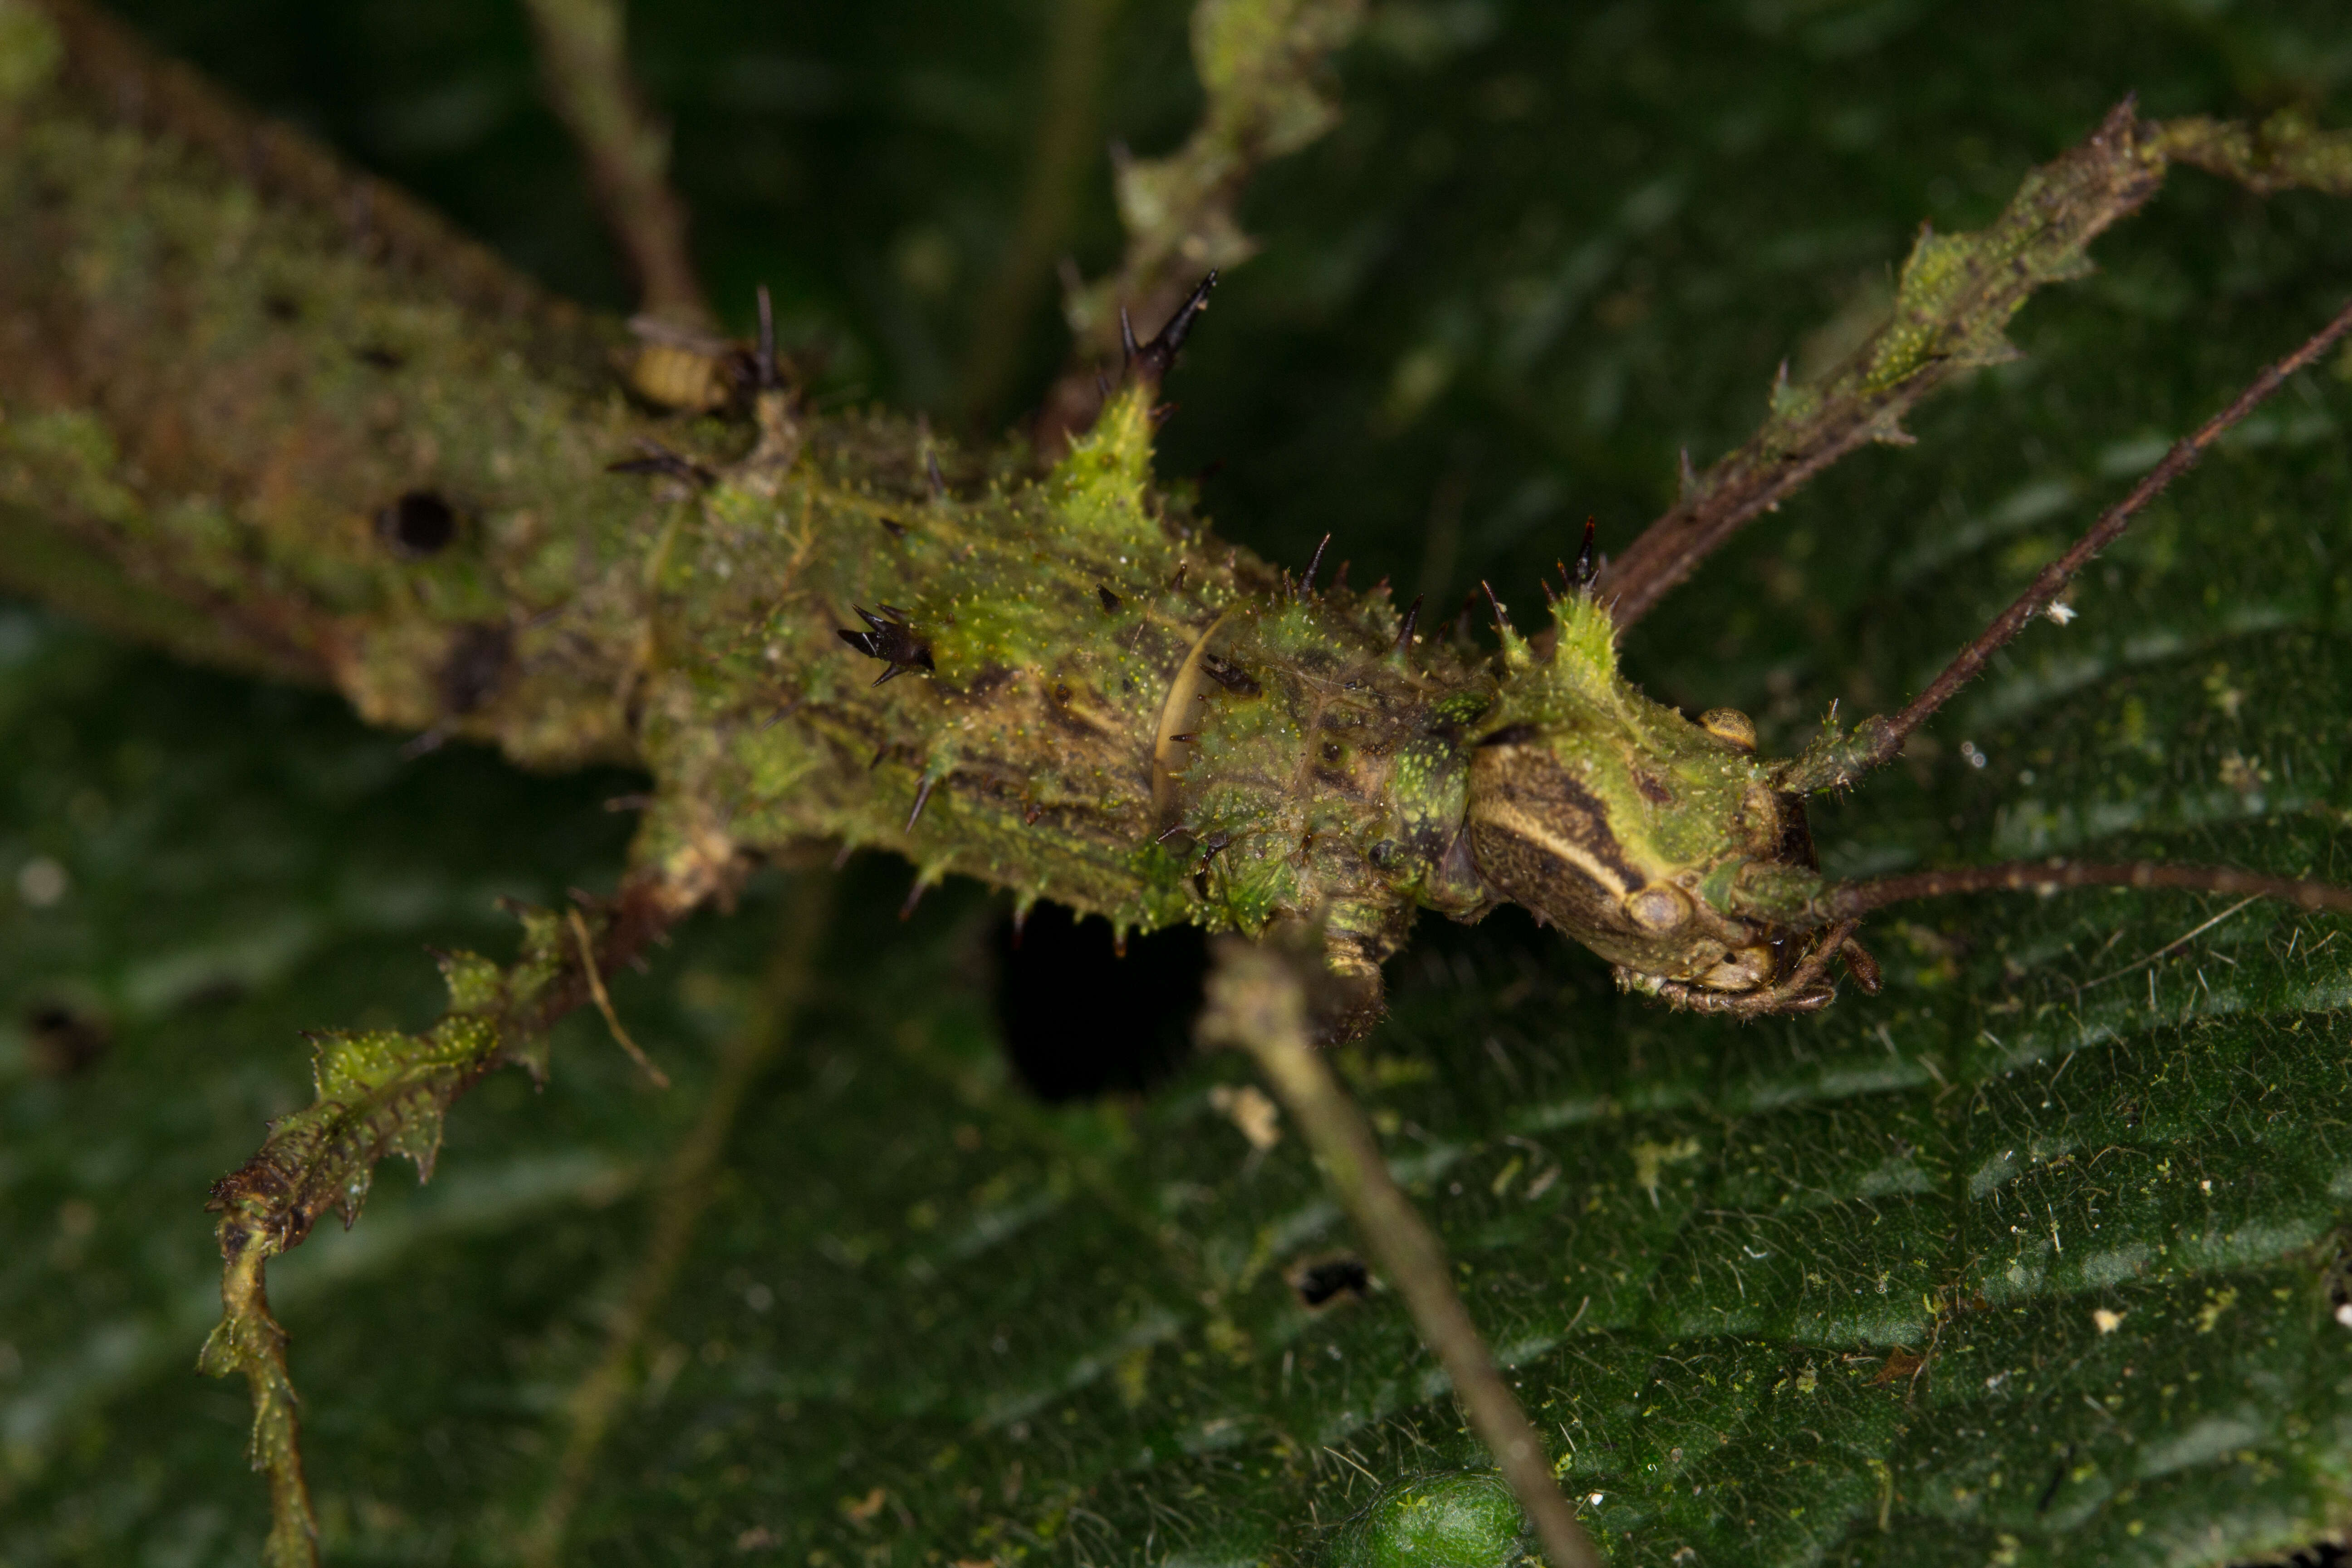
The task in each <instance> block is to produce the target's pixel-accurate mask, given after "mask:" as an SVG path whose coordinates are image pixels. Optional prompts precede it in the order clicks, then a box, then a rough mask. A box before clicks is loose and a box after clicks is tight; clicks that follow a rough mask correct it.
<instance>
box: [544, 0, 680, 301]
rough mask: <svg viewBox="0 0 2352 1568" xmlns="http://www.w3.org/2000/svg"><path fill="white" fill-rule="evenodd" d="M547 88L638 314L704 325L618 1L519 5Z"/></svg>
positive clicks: (665, 149)
mask: <svg viewBox="0 0 2352 1568" xmlns="http://www.w3.org/2000/svg"><path fill="white" fill-rule="evenodd" d="M523 5H524V9H526V10H527V11H529V12H530V20H531V27H532V30H533V32H534V33H536V34H537V36H538V38H539V53H540V63H541V68H542V70H543V72H544V74H545V76H546V79H547V90H548V94H549V96H550V97H551V98H552V99H553V100H554V101H555V111H556V113H557V114H558V115H559V116H561V117H562V121H563V123H564V125H565V126H566V127H568V128H569V129H570V130H571V132H572V138H573V140H575V141H577V142H579V143H580V151H581V153H582V154H583V156H585V157H586V159H587V160H588V174H589V182H590V184H592V185H593V186H594V187H595V192H596V201H597V205H599V206H600V207H601V208H603V210H604V221H605V223H606V224H608V225H609V226H611V227H612V230H613V235H614V238H616V239H618V240H619V241H620V243H621V248H622V250H623V251H624V252H625V253H626V255H627V257H628V259H629V268H630V270H631V271H633V272H634V273H635V275H636V279H637V286H638V287H639V289H642V290H643V291H644V303H645V311H646V314H647V315H649V316H653V317H656V318H657V319H659V320H662V321H668V322H669V323H671V324H672V325H674V326H681V327H706V326H708V325H709V324H710V321H711V320H712V317H711V314H710V306H709V302H708V301H706V300H704V299H703V297H702V285H701V284H700V283H699V282H698V281H697V280H696V278H695V272H694V261H693V258H692V257H691V256H690V255H689V254H688V250H687V246H686V204H685V203H683V202H681V201H679V200H678V198H677V193H676V192H675V191H673V190H671V189H670V184H669V128H668V127H667V126H666V125H664V124H662V123H661V122H660V121H658V120H656V118H655V117H654V115H653V113H652V112H651V111H650V110H648V109H647V108H646V101H645V96H644V94H642V93H640V92H639V91H638V90H637V86H636V83H635V80H633V79H631V77H630V75H629V61H628V53H627V49H626V29H625V22H624V20H623V17H622V15H621V5H620V0H523Z"/></svg>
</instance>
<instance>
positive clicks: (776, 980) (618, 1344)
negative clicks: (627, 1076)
mask: <svg viewBox="0 0 2352 1568" xmlns="http://www.w3.org/2000/svg"><path fill="white" fill-rule="evenodd" d="M833 892H834V878H833V877H832V876H831V875H830V874H829V873H826V872H823V871H818V872H814V873H810V874H809V875H808V876H807V877H806V878H804V879H803V882H802V884H801V886H800V887H799V888H797V889H795V890H794V894H793V901H792V904H791V906H790V908H789V909H788V910H787V911H786V913H785V917H784V920H785V931H784V934H783V939H782V942H781V943H780V945H779V947H778V949H777V952H776V956H775V959H774V960H773V962H772V963H771V965H770V967H769V970H768V973H767V976H766V978H765V980H764V981H763V982H762V984H761V988H760V994H759V999H758V1001H757V1003H756V1004H755V1005H754V1007H753V1009H752V1013H751V1016H750V1017H748V1018H746V1019H745V1020H744V1021H743V1023H742V1026H740V1028H738V1029H737V1030H736V1031H735V1032H734V1033H733V1035H732V1036H731V1037H730V1038H729V1040H728V1042H727V1044H726V1045H725V1046H724V1047H722V1048H721V1052H720V1056H719V1073H718V1077H717V1079H716V1080H715V1081H714V1082H713V1083H712V1084H711V1086H710V1093H709V1098H708V1099H706V1100H704V1101H703V1102H702V1111H701V1114H700V1115H699V1116H698V1117H697V1118H696V1119H695V1122H694V1126H693V1127H692V1128H691V1129H690V1130H689V1131H688V1132H687V1134H686V1136H685V1137H684V1138H683V1139H681V1140H680V1141H679V1142H678V1144H677V1148H676V1149H675V1150H674V1151H672V1152H671V1154H670V1157H669V1161H668V1163H667V1166H666V1167H665V1168H664V1170H663V1172H662V1175H661V1184H660V1186H659V1187H658V1189H657V1190H656V1198H655V1202H654V1212H653V1217H652V1222H651V1224H650V1225H649V1226H647V1230H646V1248H645V1252H644V1254H643V1255H642V1256H641V1257H640V1258H638V1260H637V1267H636V1269H635V1273H634V1274H633V1275H632V1277H631V1279H630V1281H629V1289H628V1294H627V1296H626V1297H625V1299H624V1301H623V1303H622V1306H621V1310H620V1311H619V1312H618V1313H617V1314H616V1315H615V1316H614V1320H613V1322H612V1326H611V1330H610V1332H609V1334H608V1336H607V1338H606V1340H605V1343H604V1354H603V1355H602V1356H601V1357H599V1358H598V1360H597V1362H596V1364H595V1365H594V1366H593V1368H591V1369H590V1370H589V1372H588V1373H587V1375H585V1376H584V1377H583V1378H582V1379H581V1380H580V1382H579V1384H578V1385H577V1386H575V1387H574V1388H573V1390H572V1397H571V1399H570V1401H569V1403H568V1408H567V1411H566V1414H567V1415H568V1416H569V1418H570V1426H571V1430H570V1432H569V1433H568V1435H567V1436H566V1437H565V1439H564V1445H563V1452H562V1456H561V1457H560V1458H558V1459H557V1460H556V1468H555V1481H554V1484H553V1485H552V1486H551V1488H550V1489H549V1490H548V1494H547V1497H546V1499H545V1500H543V1501H542V1502H541V1504H540V1509H539V1512H538V1514H537V1516H536V1517H534V1518H533V1519H532V1521H531V1522H530V1526H529V1527H528V1528H527V1530H526V1531H525V1533H524V1535H523V1539H522V1541H521V1542H520V1550H519V1552H518V1556H520V1559H521V1561H522V1562H523V1563H525V1564H527V1565H530V1568H541V1565H542V1564H544V1565H552V1564H554V1563H561V1562H562V1561H564V1552H563V1545H564V1537H565V1535H566V1534H567V1533H568V1532H569V1531H570V1528H571V1523H572V1516H573V1515H574V1514H575V1513H577V1512H578V1511H579V1508H580V1503H581V1501H582V1500H583V1498H584V1497H586V1495H587V1492H588V1488H589V1485H590V1483H591V1482H592V1481H593V1479H595V1468H596V1460H597V1458H598V1456H599V1455H600V1454H601V1453H602V1452H603V1448H604V1437H605V1436H606V1434H607V1433H608V1432H610V1431H611V1429H612V1426H613V1421H614V1417H615V1416H616V1415H619V1414H620V1411H621V1407H622V1405H623V1404H624V1403H625V1401H626V1400H627V1398H628V1396H629V1394H630V1392H631V1389H632V1388H633V1386H634V1384H635V1379H634V1377H633V1375H632V1363H634V1362H635V1359H636V1357H637V1354H638V1352H639V1351H640V1350H641V1348H642V1347H643V1344H644V1342H645V1338H646V1333H647V1331H649V1330H650V1329H651V1328H652V1326H653V1321H654V1318H655V1315H656V1313H658V1312H659V1311H660V1310H661V1308H662V1306H663V1304H664V1303H665V1302H667V1300H669V1295H670V1292H671V1290H672V1289H674V1288H675V1287H676V1285H677V1277H678V1273H679V1271H680V1269H681V1268H684V1266H685V1263H686V1258H687V1253H688V1249H689V1247H691V1246H692V1244H693V1240H694V1236H695V1232H696V1230H697V1228H698V1226H699V1224H700V1222H701V1219H702V1215H703V1213H704V1211H705V1210H706V1209H708V1208H709V1205H710V1198H711V1194H712V1193H713V1191H714V1190H715V1185H714V1181H713V1178H714V1177H715V1175H716V1174H717V1173H718V1168H719V1160H720V1158H721V1157H722V1156H723V1155H724V1154H725V1152H726V1150H727V1142H728V1139H729V1138H730V1136H731V1135H732V1133H733V1131H734V1128H735V1124H736V1121H737V1119H738V1118H739V1117H740V1115H741V1113H742V1110H743V1105H744V1102H745V1100H747V1099H748V1098H749V1097H750V1094H751V1089H752V1087H753V1086H754V1085H755V1084H756V1083H757V1081H758V1079H759V1077H760V1074H761V1072H762V1071H763V1070H764V1069H765V1068H766V1067H767V1065H768V1064H769V1063H770V1062H771V1061H772V1060H773V1059H774V1058H775V1056H776V1054H777V1052H778V1051H780V1050H782V1047H783V1045H784V1041H785V1039H786V1038H787V1037H789V1035H790V1034H791V1031H792V1025H793V1016H794V1014H796V1013H797V1012H798V1011H799V1009H800V1007H801V1005H802V1004H803V1000H804V999H805V998H806V996H807V994H808V991H809V986H810V981H811V976H812V974H813V973H814V969H815V963H816V958H817V955H818V952H819V950H820V949H821V948H822V946H823V944H824V931H825V927H826V925H827V923H828V921H829V920H830V918H831V914H832V910H833Z"/></svg>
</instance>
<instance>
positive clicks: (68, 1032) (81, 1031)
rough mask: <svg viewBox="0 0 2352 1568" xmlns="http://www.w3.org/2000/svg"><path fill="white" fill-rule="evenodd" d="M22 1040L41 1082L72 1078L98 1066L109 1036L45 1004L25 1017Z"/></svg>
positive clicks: (71, 1012)
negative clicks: (28, 1050) (24, 1039)
mask: <svg viewBox="0 0 2352 1568" xmlns="http://www.w3.org/2000/svg"><path fill="white" fill-rule="evenodd" d="M25 1036H26V1043H27V1044H28V1045H29V1046H30V1047H31V1054H32V1058H33V1069H34V1070H35V1071H36V1072H38V1073H39V1074H41V1075H42V1076H43V1077H44V1078H74V1077H78V1076H79V1075H80V1074H82V1073H85V1072H87V1071H89V1069H90V1068H93V1067H95V1066H96V1065H98V1060H99V1058H101V1057H103V1056H105V1055H106V1047H107V1045H108V1044H109V1042H110V1035H109V1032H108V1030H107V1027H106V1025H105V1024H104V1023H103V1022H102V1021H101V1020H100V1019H97V1018H94V1017H91V1016H89V1015H88V1014H86V1013H81V1012H78V1011H76V1010H75V1009H73V1008H71V1007H68V1006H65V1005H60V1004H44V1005H40V1006H37V1007H35V1008H32V1009H31V1010H30V1011H28V1012H27V1013H26V1015H25Z"/></svg>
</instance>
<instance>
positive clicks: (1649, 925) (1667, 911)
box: [1625, 882, 1691, 936]
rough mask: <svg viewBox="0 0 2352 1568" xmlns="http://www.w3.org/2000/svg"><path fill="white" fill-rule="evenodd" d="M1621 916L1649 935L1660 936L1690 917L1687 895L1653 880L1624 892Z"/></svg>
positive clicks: (1680, 890)
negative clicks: (1623, 911) (1649, 883)
mask: <svg viewBox="0 0 2352 1568" xmlns="http://www.w3.org/2000/svg"><path fill="white" fill-rule="evenodd" d="M1625 916H1626V918H1627V919H1628V920H1630V921H1633V923H1634V924H1635V925H1637V926H1640V927H1641V928H1642V929H1643V931H1648V932H1650V933H1651V934H1652V935H1654V936H1663V935H1664V934H1665V933H1666V932H1667V931H1673V930H1675V928H1676V927H1678V926H1680V925H1681V924H1682V923H1683V922H1684V921H1686V920H1688V919H1690V917H1691V901H1690V897H1689V895H1687V894H1685V892H1684V891H1683V890H1682V889H1680V888H1675V887H1669V886H1667V885H1665V884H1664V883H1657V882H1654V883H1652V884H1651V885H1650V886H1648V887H1646V888H1636V889H1633V891H1632V892H1630V893H1628V894H1626V895H1625Z"/></svg>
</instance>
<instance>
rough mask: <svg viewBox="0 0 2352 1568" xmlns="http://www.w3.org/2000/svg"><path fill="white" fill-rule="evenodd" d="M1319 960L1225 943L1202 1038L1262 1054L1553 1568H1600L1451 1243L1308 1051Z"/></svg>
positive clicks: (1261, 1063) (1263, 1066)
mask: <svg viewBox="0 0 2352 1568" xmlns="http://www.w3.org/2000/svg"><path fill="white" fill-rule="evenodd" d="M1312 962H1313V960H1312V959H1309V958H1304V957H1301V958H1299V959H1297V960H1294V959H1293V957H1292V956H1291V955H1289V954H1286V953H1285V952H1281V951H1280V950H1279V949H1277V948H1276V947H1274V946H1272V945H1267V946H1253V945H1251V944H1250V943H1247V942H1241V941H1238V940H1235V939H1232V938H1228V939H1225V940H1224V941H1223V942H1220V943H1219V944H1218V949H1217V960H1216V965H1215V967H1214V968H1213V970H1212V971H1211V972H1210V975H1209V986H1208V990H1209V996H1208V1006H1207V1008H1206V1010H1205V1011H1204V1012H1203V1013H1202V1017H1201V1034H1202V1039H1203V1040H1204V1041H1206V1042H1208V1043H1211V1044H1216V1045H1234V1046H1239V1047H1242V1048H1243V1049H1244V1050H1246V1051H1248V1052H1249V1053H1250V1054H1251V1055H1252V1056H1253V1057H1255V1058H1256V1060H1257V1064H1258V1070H1259V1071H1260V1072H1262V1073H1263V1074H1265V1078H1266V1079H1267V1081H1268V1082H1270V1083H1271V1084H1272V1085H1273V1086H1274V1089H1275V1093H1276V1098H1278V1099H1279V1100H1281V1101H1282V1103H1283V1105H1284V1106H1285V1107H1286V1109H1287V1110H1289V1112H1290V1114H1291V1117H1292V1119H1293V1120H1294V1121H1297V1124H1298V1130H1299V1133H1300V1135H1301V1136H1302V1137H1304V1138H1305V1139H1306V1141H1307V1146H1308V1147H1309V1148H1311V1149H1312V1150H1313V1151H1314V1152H1315V1154H1316V1155H1317V1157H1318V1159H1319V1160H1321V1162H1322V1163H1323V1167H1324V1171H1325V1173H1326V1174H1327V1175H1328V1178H1329V1180H1330V1183H1331V1185H1332V1187H1333V1188H1334V1189H1335V1190H1336V1192H1337V1194H1338V1196H1339V1201H1340V1203H1341V1205H1342V1206H1344V1207H1345V1208H1346V1209H1347V1211H1348V1215H1349V1218H1351V1219H1352V1220H1354V1221H1355V1224H1356V1228H1357V1229H1358V1230H1359V1231H1360V1232H1361V1233H1362V1235H1363V1238H1364V1243H1365V1246H1366V1247H1368V1248H1369V1249H1370V1252H1371V1254H1372V1257H1373V1258H1374V1260H1375V1261H1376V1262H1378V1263H1379V1265H1380V1266H1381V1271H1382V1272H1383V1273H1385V1274H1386V1275H1387V1276H1388V1278H1389V1280H1390V1282H1391V1284H1393V1285H1395V1287H1396V1288H1397V1291H1398V1293H1399V1294H1400V1295H1402V1297H1403V1298H1404V1300H1405V1305H1406V1306H1407V1307H1408V1308H1409V1309H1410V1310H1412V1321H1413V1324H1414V1326H1415V1327H1416V1328H1418V1329H1419V1330H1420V1331H1421V1337H1422V1341H1423V1343H1425V1344H1427V1345H1428V1346H1429V1348H1430V1350H1431V1351H1432V1352H1434V1353H1435V1354H1436V1356H1437V1359H1438V1361H1439V1363H1440V1364H1442V1365H1443V1366H1444V1368H1445V1372H1446V1375H1447V1376H1448V1377H1450V1378H1451V1379H1452V1380H1453V1383H1454V1394H1455V1396H1456V1397H1457V1398H1458V1399H1460V1400H1461V1402H1462V1405H1463V1408H1464V1411H1465V1414H1466V1415H1468V1416H1469V1417H1470V1425H1471V1426H1472V1428H1473V1429H1474V1430H1475V1431H1476V1432H1477V1434H1478V1436H1479V1439H1480V1440H1481V1441H1482V1442H1484V1443H1485V1444H1486V1448H1487V1451H1488V1452H1490V1453H1491V1454H1493V1455H1494V1457H1495V1462H1496V1465H1497V1466H1499V1467H1500V1468H1501V1469H1502V1472H1503V1475H1504V1477H1505V1479H1507V1480H1508V1481H1509V1482H1510V1487H1511V1490H1512V1492H1513V1493H1514V1494H1515V1495H1516V1496H1517V1498H1518V1500H1519V1507H1520V1508H1521V1509H1523V1510H1525V1511H1526V1513H1527V1516H1528V1519H1529V1520H1530V1521H1533V1522H1534V1525H1535V1529H1536V1536H1537V1539H1538V1541H1539V1542H1542V1545H1543V1554H1544V1557H1545V1558H1546V1559H1547V1560H1548V1561H1549V1563H1551V1568H1601V1557H1600V1554H1599V1553H1598V1552H1595V1551H1594V1550H1593V1546H1592V1542H1591V1538H1590V1537H1589V1536H1587V1535H1586V1534H1585V1532H1584V1529H1583V1527H1582V1526H1581V1525H1580V1524H1578V1523H1577V1521H1576V1514H1575V1512H1574V1510H1571V1509H1570V1507H1569V1504H1568V1500H1567V1499H1566V1498H1564V1497H1562V1496H1561V1495H1560V1490H1559V1482H1558V1480H1556V1479H1554V1478H1553V1475H1552V1470H1551V1460H1550V1458H1549V1456H1548V1455H1547V1454H1546V1452H1545V1450H1544V1446H1543V1440H1542V1439H1541V1438H1540V1437H1538V1436H1536V1431H1535V1428H1534V1427H1533V1426H1530V1425H1528V1417H1527V1413H1526V1412H1525V1411H1523V1410H1521V1409H1520V1408H1519V1402H1518V1400H1517V1398H1516V1397H1515V1396H1514V1395H1513V1394H1512V1393H1511V1390H1510V1385H1509V1384H1507V1383H1505V1382H1504V1381H1503V1377H1502V1373H1499V1372H1498V1371H1496V1367H1495V1358H1494V1356H1493V1354H1492V1353H1491V1352H1489V1351H1488V1350H1487V1349H1486V1341H1485V1340H1484V1339H1482V1338H1480V1337H1479V1334H1478V1327H1477V1325H1476V1324H1475V1323H1474V1322H1472V1321H1471V1320H1470V1314H1469V1312H1468V1311H1467V1310H1465V1308H1464V1307H1463V1305H1462V1298H1461V1297H1460V1295H1458V1294H1457V1293H1456V1292H1455V1291H1454V1281H1453V1279H1452V1276H1451V1274H1450V1272H1449V1270H1448V1268H1447V1265H1446V1261H1445V1253H1444V1247H1442V1246H1441V1245H1440V1244H1439V1242H1438V1239H1437V1237H1436V1236H1435V1235H1434V1234H1433V1232H1432V1231H1431V1230H1430V1228H1429V1225H1428V1222H1427V1221H1425V1220H1423V1218H1422V1217H1421V1215H1419V1214H1418V1213H1416V1212H1415V1211H1414V1209H1413V1206H1412V1200H1411V1199H1410V1198H1408V1197H1406V1196H1405V1194H1404V1193H1403V1191H1402V1189H1400V1188H1399V1187H1398V1186H1397V1184H1396V1182H1395V1181H1394V1179H1393V1178H1391V1176H1390V1174H1389V1168H1388V1163H1387V1162H1386V1161H1385V1160H1384V1159H1383V1158H1382V1157H1381V1149H1380V1144H1379V1142H1378V1141H1377V1140H1376V1139H1375V1138H1374V1137H1373V1134H1372V1129H1371V1124H1370V1122H1368V1121H1365V1120H1364V1113H1363V1111H1362V1110H1360V1109H1359V1108H1358V1107H1357V1105H1356V1102H1355V1101H1354V1100H1350V1099H1349V1098H1348V1092H1347V1090H1346V1089H1342V1088H1341V1087H1340V1085H1339V1079H1337V1078H1336V1077H1334V1076H1333V1075H1332V1072H1331V1069H1330V1068H1329V1067H1328V1065H1327V1064H1326V1063H1325V1062H1324V1060H1323V1058H1322V1057H1321V1056H1320V1055H1319V1054H1318V1052H1317V1051H1316V1049H1315V1047H1314V1046H1313V1045H1312V1044H1311V1043H1310V1040H1309V1034H1308V1022H1307V987H1306V985H1305V984H1304V983H1303V982H1302V981H1301V979H1300V976H1299V973H1298V971H1297V968H1296V967H1294V963H1312Z"/></svg>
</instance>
